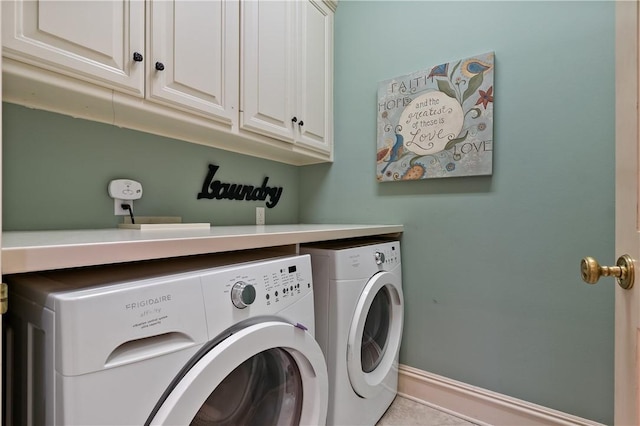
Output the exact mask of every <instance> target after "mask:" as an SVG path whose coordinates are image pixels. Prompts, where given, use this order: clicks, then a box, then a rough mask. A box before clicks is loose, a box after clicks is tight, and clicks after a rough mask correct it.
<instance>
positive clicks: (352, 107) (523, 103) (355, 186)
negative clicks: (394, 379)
mask: <svg viewBox="0 0 640 426" xmlns="http://www.w3.org/2000/svg"><path fill="white" fill-rule="evenodd" d="M614 8H615V5H614V3H613V2H591V1H590V2H560V1H553V2H544V1H535V2H524V1H513V2H501V1H496V2H494V1H473V2H459V1H449V2H435V1H427V2H400V1H386V2H379V1H374V2H364V1H357V2H356V1H344V2H342V1H341V2H340V3H339V6H338V12H337V14H336V20H335V41H336V43H335V46H336V52H335V146H336V151H335V159H336V160H335V163H334V164H332V165H317V166H308V167H304V168H302V174H301V181H302V182H304V184H303V185H302V188H301V189H302V191H301V195H300V209H301V210H300V218H301V220H302V221H304V222H327V223H331V222H335V223H340V222H365V223H402V224H404V225H405V233H404V236H403V239H402V249H403V255H404V257H403V259H404V262H403V274H404V275H403V277H404V288H405V302H406V308H407V309H406V313H405V329H404V340H403V346H402V349H401V355H400V356H401V362H402V363H403V364H408V365H410V366H413V367H417V368H420V369H423V370H426V371H430V372H433V373H436V374H441V375H443V376H447V377H451V378H453V379H457V380H460V381H463V382H466V383H470V384H472V385H477V386H480V387H483V388H487V389H490V390H494V391H497V392H501V393H504V394H507V395H511V396H514V397H517V398H521V399H524V400H527V401H531V402H534V403H537V404H541V405H544V406H547V407H552V408H555V409H558V410H562V411H565V412H568V413H571V414H575V415H578V416H582V417H586V418H589V419H593V420H597V421H601V422H606V423H612V421H613V413H612V412H613V321H614V319H613V318H614V317H613V312H614V293H613V285H614V284H613V283H612V282H607V281H606V280H605V282H603V283H600V284H599V285H597V286H593V287H588V286H587V285H585V284H582V283H581V281H580V278H579V261H580V259H581V258H582V257H583V256H586V255H592V256H595V257H596V258H599V259H602V261H606V262H612V261H613V260H614V171H615V165H614ZM487 51H495V59H496V68H495V89H494V90H495V92H494V94H495V104H494V106H495V110H494V174H493V176H492V177H475V178H474V177H468V178H451V179H449V180H446V179H444V180H428V181H419V182H417V181H414V182H391V183H383V184H380V183H377V182H376V179H375V165H374V162H375V160H374V158H375V151H376V105H377V103H376V96H377V88H378V81H382V80H387V79H389V78H393V77H396V76H399V75H404V74H408V73H410V72H413V71H417V70H420V69H424V68H427V67H428V66H431V65H436V64H440V63H443V62H447V61H452V60H456V59H459V58H465V57H469V56H471V55H474V54H477V53H484V52H487Z"/></svg>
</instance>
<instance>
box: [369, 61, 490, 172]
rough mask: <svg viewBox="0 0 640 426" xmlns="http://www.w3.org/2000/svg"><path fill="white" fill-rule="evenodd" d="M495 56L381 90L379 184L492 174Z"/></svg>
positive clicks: (431, 70)
mask: <svg viewBox="0 0 640 426" xmlns="http://www.w3.org/2000/svg"><path fill="white" fill-rule="evenodd" d="M493 75H494V53H493V52H489V53H484V54H481V55H475V56H473V57H470V58H466V59H460V60H456V61H452V62H448V63H445V64H441V65H436V66H434V67H431V68H428V69H425V70H422V71H416V72H414V73H412V74H408V75H403V76H401V77H396V78H393V79H391V80H386V81H382V82H380V83H379V86H378V105H377V110H378V114H377V117H378V118H377V124H378V138H377V144H378V145H377V163H376V175H377V179H378V181H379V182H388V181H401V180H417V179H431V178H442V177H454V176H482V175H491V173H492V160H493V99H494V96H495V95H494V88H493Z"/></svg>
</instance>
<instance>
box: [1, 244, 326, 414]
mask: <svg viewBox="0 0 640 426" xmlns="http://www.w3.org/2000/svg"><path fill="white" fill-rule="evenodd" d="M223 258H224V256H220V257H214V258H213V259H206V261H205V262H204V263H205V264H206V265H208V266H207V267H204V268H203V266H202V263H203V262H202V261H195V262H192V261H191V260H182V261H175V262H168V261H167V262H150V263H143V264H137V265H130V266H117V267H116V266H113V267H102V268H88V269H80V270H75V271H58V272H49V273H32V274H24V275H16V276H8V277H7V278H8V280H9V288H10V297H11V308H10V314H9V316H8V323H9V330H8V333H7V339H8V344H7V346H8V347H9V350H8V353H7V355H8V360H7V362H8V364H9V366H8V368H7V373H8V375H9V377H7V380H8V382H7V383H8V384H7V390H8V393H9V395H8V398H9V402H8V403H7V409H8V411H9V412H8V413H7V415H8V416H9V417H7V419H8V420H6V421H5V422H6V424H35V425H38V424H47V425H97V424H100V425H107V424H108V425H134V424H137V425H156V424H163V425H187V424H191V425H200V424H207V425H223V424H224V425H231V424H242V425H275V424H278V425H280V424H287V425H298V424H314V425H316V424H324V423H325V420H326V412H327V398H328V379H327V372H326V364H325V361H324V357H323V354H322V351H321V349H320V347H319V346H318V344H317V343H316V341H315V339H314V302H313V285H312V275H311V264H310V260H309V256H287V257H275V258H270V259H266V260H260V261H251V262H242V263H233V264H228V262H229V261H231V260H229V259H227V260H223ZM230 258H233V256H231V257H230ZM236 261H237V259H235V260H233V262H236ZM212 263H216V266H213V267H212V266H211V265H212Z"/></svg>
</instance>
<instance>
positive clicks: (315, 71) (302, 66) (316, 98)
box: [296, 0, 333, 152]
mask: <svg viewBox="0 0 640 426" xmlns="http://www.w3.org/2000/svg"><path fill="white" fill-rule="evenodd" d="M299 7H300V10H299V22H298V31H299V34H300V36H299V37H298V39H299V40H300V42H301V44H302V46H301V47H300V50H299V61H298V67H299V69H298V72H297V73H296V74H297V75H298V76H299V86H298V96H297V107H296V111H297V113H298V114H299V115H300V119H301V120H302V121H303V123H301V122H298V124H299V126H298V128H299V130H300V135H299V143H301V144H304V145H306V146H308V147H309V148H314V149H317V150H320V151H324V152H329V151H330V150H331V144H332V140H333V131H332V129H333V12H332V11H330V10H329V9H328V8H327V6H326V5H325V4H323V3H322V2H321V1H314V0H309V1H304V2H300V3H299Z"/></svg>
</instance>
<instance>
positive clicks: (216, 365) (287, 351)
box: [146, 321, 329, 426]
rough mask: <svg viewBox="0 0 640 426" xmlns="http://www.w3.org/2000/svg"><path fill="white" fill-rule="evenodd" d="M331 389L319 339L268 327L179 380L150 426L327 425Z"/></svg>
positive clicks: (284, 326) (245, 334)
mask: <svg viewBox="0 0 640 426" xmlns="http://www.w3.org/2000/svg"><path fill="white" fill-rule="evenodd" d="M328 389H329V382H328V377H327V371H326V365H325V362H324V357H323V355H322V350H321V349H320V346H318V344H317V343H316V341H315V340H314V338H313V336H311V335H310V334H309V333H308V332H307V331H305V330H303V329H301V328H298V327H296V326H294V325H292V324H289V323H285V322H279V321H267V322H262V323H258V324H254V325H251V326H248V327H247V328H244V329H242V330H239V331H237V332H234V333H233V334H231V335H230V336H229V337H227V338H226V339H225V340H223V341H221V342H220V343H217V344H216V345H215V346H213V347H212V348H205V350H204V351H203V354H202V356H201V357H200V358H199V359H197V360H196V361H195V362H194V363H193V365H190V366H188V368H185V369H184V370H183V371H182V372H181V373H180V374H179V375H178V377H176V379H174V381H173V383H172V384H171V385H170V386H169V389H167V391H166V392H165V394H164V395H163V397H162V398H161V400H160V401H159V403H158V405H157V406H156V409H154V412H153V413H152V414H151V416H150V418H149V420H148V421H147V422H146V424H152V425H165V424H171V425H186V424H243V425H256V426H257V425H261V424H278V425H292V426H293V425H298V424H308V425H320V424H324V423H325V421H326V416H327V407H328Z"/></svg>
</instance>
